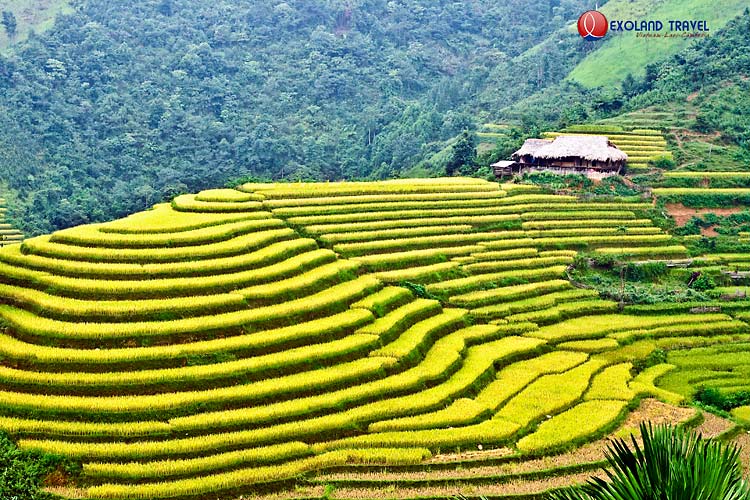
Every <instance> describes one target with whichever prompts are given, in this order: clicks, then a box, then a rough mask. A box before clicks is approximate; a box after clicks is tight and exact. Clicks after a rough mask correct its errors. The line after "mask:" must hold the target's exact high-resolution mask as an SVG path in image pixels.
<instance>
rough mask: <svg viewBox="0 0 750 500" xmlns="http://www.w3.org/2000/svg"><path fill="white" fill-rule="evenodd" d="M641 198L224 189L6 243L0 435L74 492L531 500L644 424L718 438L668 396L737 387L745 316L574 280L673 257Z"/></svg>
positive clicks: (678, 250)
mask: <svg viewBox="0 0 750 500" xmlns="http://www.w3.org/2000/svg"><path fill="white" fill-rule="evenodd" d="M627 137H631V136H630V135H627ZM639 137H641V136H639ZM642 137H647V138H651V137H655V136H653V135H651V134H644V135H643V136H642ZM649 140H651V139H649ZM639 141H641V139H637V140H632V141H631V142H633V145H634V147H636V145H637V146H639V147H641V148H642V147H645V146H644V145H643V144H642V143H641V142H639ZM653 141H654V143H656V142H658V141H661V139H660V138H659V139H658V141H657V139H653ZM661 144H662V143H661V142H659V143H658V145H653V146H652V145H650V144H649V145H648V147H653V148H656V149H658V147H661ZM623 147H624V144H623ZM632 151H636V149H633V150H632ZM643 151H647V150H646V149H643ZM648 151H651V150H650V149H648ZM644 158H645V156H644ZM652 208H653V207H652V204H651V202H650V200H641V199H632V198H612V197H610V198H609V199H607V200H596V199H579V198H577V197H575V196H564V195H555V194H545V193H542V192H540V190H539V188H537V187H535V186H529V185H511V184H503V185H501V184H497V183H493V182H488V181H483V180H479V179H471V178H445V179H424V180H419V179H408V180H397V181H383V182H346V183H310V184H245V185H242V186H240V187H239V188H237V189H215V190H208V191H203V192H201V193H198V194H196V195H181V196H178V197H176V198H175V199H174V200H173V201H172V203H171V204H159V205H156V206H155V207H154V208H153V209H151V210H148V211H145V212H141V213H136V214H134V215H131V216H129V217H127V218H124V219H121V220H116V221H113V222H109V223H103V224H93V225H87V226H80V227H76V228H72V229H66V230H62V231H58V232H56V233H54V234H51V235H48V236H39V237H34V238H29V239H26V240H25V241H23V242H22V243H20V244H12V245H8V246H5V247H3V248H2V249H0V275H1V276H2V280H1V281H2V283H0V296H1V297H2V305H0V317H2V322H3V325H4V328H3V330H2V333H0V335H1V336H2V339H1V340H0V359H2V361H3V362H2V364H1V365H0V387H1V388H2V390H0V430H2V431H5V432H7V433H9V434H10V435H11V436H12V437H13V439H14V440H16V442H17V444H18V446H19V447H20V448H22V449H24V450H36V451H41V452H47V453H53V454H59V455H63V456H65V457H67V458H69V459H71V460H73V461H75V462H80V463H82V469H81V472H80V476H79V477H76V478H74V479H72V480H71V481H69V482H67V483H64V484H57V485H51V486H49V490H50V491H52V492H54V493H56V494H58V495H61V496H63V497H67V498H91V499H159V498H206V499H207V498H211V499H215V498H240V495H248V494H252V495H258V498H300V499H301V498H340V499H344V498H352V499H354V498H450V497H452V496H454V495H463V496H465V497H466V498H479V497H480V496H485V497H488V498H506V497H511V496H512V497H513V498H538V497H539V495H541V494H542V493H543V492H545V491H547V490H549V489H551V488H557V487H560V486H564V485H566V484H571V483H575V482H581V481H583V480H584V479H585V478H586V477H588V475H589V474H591V473H593V472H594V471H595V470H596V469H597V468H598V467H599V466H600V465H601V463H602V458H603V455H602V453H601V449H602V446H603V445H602V441H601V440H600V438H602V437H603V436H606V435H608V434H609V433H611V432H613V431H615V430H616V429H618V428H619V429H620V431H618V432H621V433H622V432H626V433H627V432H628V431H629V430H633V429H634V428H636V427H637V422H638V421H639V420H643V419H648V420H653V421H659V420H660V419H661V420H662V421H669V422H673V423H677V422H687V423H692V424H693V425H707V427H705V428H703V429H702V430H703V431H704V433H705V434H706V435H717V434H721V433H724V435H725V436H728V438H731V437H732V435H731V432H730V433H729V434H727V431H729V428H730V427H731V425H728V426H727V422H728V421H725V420H721V422H724V423H720V424H716V421H718V420H720V419H718V418H717V417H714V416H712V415H710V414H706V415H703V416H702V415H701V414H700V413H698V412H696V410H695V409H694V408H692V407H687V406H685V407H681V408H680V407H676V406H674V405H676V404H679V403H680V402H687V401H690V399H691V398H692V396H693V393H694V391H695V390H696V389H697V388H700V387H702V385H701V384H703V383H704V382H706V381H710V382H711V384H712V387H719V389H720V390H722V391H732V390H739V389H744V388H747V387H748V386H750V379H749V378H748V377H750V328H748V324H747V321H748V320H750V301H746V300H740V301H732V302H726V303H720V302H719V301H718V300H717V301H716V302H715V303H714V302H711V303H698V304H692V303H669V302H667V303H657V304H650V305H649V304H641V305H638V304H633V305H626V306H625V307H622V304H621V303H619V302H618V301H617V300H614V299H613V298H612V297H604V296H603V294H600V293H599V291H597V290H596V289H595V288H593V287H590V286H583V287H579V286H574V284H573V283H574V282H575V281H574V280H571V279H570V275H569V273H570V272H571V270H572V268H573V267H574V266H573V264H574V263H575V262H576V259H579V258H580V256H581V255H582V254H584V253H585V254H586V255H587V256H589V257H591V258H601V259H603V260H605V261H606V260H607V259H611V258H613V257H617V258H623V259H626V260H628V261H632V262H633V263H643V262H649V261H661V262H662V263H663V262H665V261H673V260H679V259H685V258H686V257H688V250H689V249H688V248H687V247H686V246H684V245H683V244H682V243H681V241H680V240H678V239H675V237H673V236H672V235H670V234H667V233H665V232H664V231H663V230H662V229H660V228H659V227H657V226H655V225H654V223H653V222H652V220H651V219H650V218H649V217H648V213H649V211H650V210H652ZM14 234H15V233H14ZM713 258H714V259H721V258H722V257H720V256H714V257H713ZM724 258H725V259H729V261H730V262H748V263H750V253H749V254H742V253H737V254H733V255H731V256H725V257H724ZM702 265H704V266H710V265H712V262H711V261H709V260H706V261H705V262H703V263H702ZM603 297H604V298H603ZM722 304H726V305H722ZM644 398H645V399H644ZM652 398H657V399H658V400H661V401H663V402H664V403H658V402H656V400H655V399H652ZM642 400H643V401H642ZM666 403H669V404H666ZM737 412H738V415H739V416H738V417H737V418H738V420H741V416H742V415H743V413H742V412H743V410H742V409H740V410H737ZM702 419H703V422H704V423H703V424H701V420H702ZM709 424H710V425H709ZM714 424H716V425H714ZM717 425H718V426H717ZM712 433H713V434H712ZM740 436H745V434H744V433H742V434H741V435H740ZM587 443H593V444H587ZM513 495H515V496H513ZM244 498H248V497H247V496H245V497H244ZM253 498H255V496H254V497H253Z"/></svg>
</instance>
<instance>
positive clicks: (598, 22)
mask: <svg viewBox="0 0 750 500" xmlns="http://www.w3.org/2000/svg"><path fill="white" fill-rule="evenodd" d="M607 28H609V23H608V22H607V18H606V17H604V14H602V13H601V12H599V11H598V10H588V11H586V12H584V13H583V14H581V17H579V18H578V33H579V34H580V35H581V36H582V37H583V39H584V40H599V39H600V38H602V37H603V36H604V35H606V34H607Z"/></svg>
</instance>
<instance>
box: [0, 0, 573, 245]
mask: <svg viewBox="0 0 750 500" xmlns="http://www.w3.org/2000/svg"><path fill="white" fill-rule="evenodd" d="M586 4H587V2H585V1H583V0H546V1H543V2H535V3H532V4H529V3H528V2H523V1H520V0H513V1H509V2H494V1H490V0H474V1H471V2H455V1H449V0H438V1H435V0H430V1H408V2H406V1H390V2H387V1H384V0H358V1H343V0H335V1H334V0H331V1H325V2H305V1H302V0H288V1H285V2H282V1H278V0H276V1H272V2H251V1H248V0H245V1H241V2H229V1H218V2H211V3H210V4H207V3H205V2H199V1H197V0H152V1H144V2H124V1H115V2H110V1H104V0H88V1H77V2H73V7H74V8H75V12H74V13H73V14H71V15H66V16H62V17H60V18H58V21H57V23H56V25H55V26H54V28H53V29H51V30H48V31H46V32H44V33H43V34H40V35H36V36H32V37H30V39H29V40H28V41H26V42H23V43H19V44H17V45H15V46H14V47H13V50H12V51H11V53H9V54H6V55H5V56H3V57H0V116H2V117H3V118H2V119H0V151H2V153H0V154H1V155H2V157H0V168H1V169H2V170H0V176H1V178H2V180H6V181H7V182H8V183H9V187H10V189H11V190H12V191H13V192H15V193H17V198H16V199H13V200H11V201H12V203H11V206H13V207H14V210H15V216H16V219H17V220H20V221H23V223H24V225H25V229H26V230H27V232H31V233H38V232H41V231H46V230H50V229H52V228H59V227H65V226H70V225H73V224H78V223H82V222H87V221H96V220H104V219H109V218H112V217H113V216H117V215H123V214H126V213H129V212H132V211H134V210H136V209H139V208H143V207H145V206H148V205H150V204H152V203H154V202H155V201H158V200H160V199H163V198H164V197H165V196H169V195H171V194H174V193H179V192H185V191H187V190H198V189H202V188H205V187H208V186H216V185H221V184H223V183H224V182H226V181H227V180H229V179H233V178H238V177H241V176H245V175H253V176H258V177H263V178H274V179H281V178H288V179H340V178H348V179H352V178H362V177H368V176H373V177H388V176H392V175H396V174H398V172H399V171H400V170H401V169H402V168H404V167H408V166H409V165H411V164H413V163H414V162H415V161H416V160H418V159H420V158H422V157H423V156H424V154H425V153H426V152H427V151H426V150H429V149H430V143H433V142H434V141H442V140H445V139H448V138H450V137H453V136H455V135H456V134H457V133H459V132H461V131H462V130H464V129H466V128H471V127H472V122H473V120H472V116H473V114H474V112H475V107H476V106H475V105H476V101H475V97H476V95H477V94H478V93H479V92H481V91H483V90H486V89H487V88H488V86H495V85H496V81H495V79H494V78H493V75H494V74H496V73H497V71H498V68H500V67H502V66H503V65H510V64H512V60H513V59H514V58H515V57H516V56H518V55H519V54H522V53H523V52H524V51H526V50H527V49H529V48H530V47H533V46H535V45H537V44H539V43H540V42H541V41H542V40H544V39H546V38H547V37H548V36H549V33H552V32H555V31H557V30H558V29H559V28H561V27H563V26H566V25H569V24H570V22H571V21H572V20H575V19H576V18H577V16H578V15H579V14H580V12H581V11H582V10H583V9H584V8H585V6H586ZM571 55H572V56H575V53H572V54H571ZM582 56H583V53H582V52H581V54H579V55H578V56H577V57H582ZM537 80H538V81H537ZM547 83H548V82H546V81H545V79H544V78H541V79H540V78H538V76H537V75H536V74H535V76H534V86H535V87H539V86H543V85H546V84H547ZM506 87H507V86H506ZM509 90H510V89H509ZM502 100H503V98H502V96H495V97H494V98H493V102H500V101H502ZM507 101H508V102H510V100H507ZM425 145H427V146H425ZM435 148H436V150H437V149H440V147H439V145H437V144H436V145H435Z"/></svg>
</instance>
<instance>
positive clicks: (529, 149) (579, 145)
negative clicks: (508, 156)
mask: <svg viewBox="0 0 750 500" xmlns="http://www.w3.org/2000/svg"><path fill="white" fill-rule="evenodd" d="M512 158H513V160H514V161H516V162H517V163H518V164H519V166H520V167H521V168H523V167H528V168H534V169H546V170H550V169H552V170H555V171H560V172H563V173H564V172H566V171H571V172H577V173H586V174H587V173H592V172H609V173H616V172H619V171H620V170H621V169H622V167H623V166H624V165H625V162H626V161H627V159H628V156H627V155H626V154H625V153H623V152H622V151H621V150H619V149H618V148H617V146H615V145H614V144H612V142H611V141H610V140H609V139H607V137H605V136H602V135H561V136H558V137H556V138H555V139H554V140H552V139H527V140H526V142H524V143H523V146H522V147H521V149H519V150H518V151H516V152H515V153H513V155H512Z"/></svg>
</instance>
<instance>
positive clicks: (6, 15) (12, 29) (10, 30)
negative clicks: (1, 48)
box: [0, 10, 18, 39]
mask: <svg viewBox="0 0 750 500" xmlns="http://www.w3.org/2000/svg"><path fill="white" fill-rule="evenodd" d="M2 16H3V19H2V21H0V22H2V24H3V26H4V27H5V32H6V33H7V34H8V38H11V39H12V38H14V37H15V36H16V32H17V30H18V22H17V21H16V16H15V14H13V13H12V12H10V11H7V10H4V11H3V14H2Z"/></svg>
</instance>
